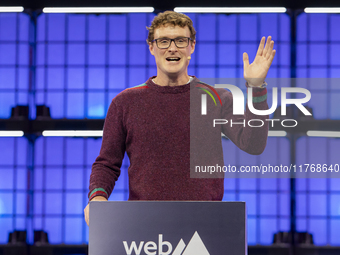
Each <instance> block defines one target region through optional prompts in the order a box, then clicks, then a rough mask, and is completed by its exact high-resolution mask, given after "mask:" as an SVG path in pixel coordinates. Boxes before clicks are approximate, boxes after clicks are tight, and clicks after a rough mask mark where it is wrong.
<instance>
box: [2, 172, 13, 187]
mask: <svg viewBox="0 0 340 255" xmlns="http://www.w3.org/2000/svg"><path fill="white" fill-rule="evenodd" d="M13 174H14V169H13V168H11V167H1V168H0V187H1V189H13V188H14V187H13V183H14V180H13Z"/></svg>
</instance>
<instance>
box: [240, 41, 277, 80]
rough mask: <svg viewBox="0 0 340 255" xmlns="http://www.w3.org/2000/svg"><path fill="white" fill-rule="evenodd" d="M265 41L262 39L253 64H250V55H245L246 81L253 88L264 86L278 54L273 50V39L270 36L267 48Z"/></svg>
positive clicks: (244, 71)
mask: <svg viewBox="0 0 340 255" xmlns="http://www.w3.org/2000/svg"><path fill="white" fill-rule="evenodd" d="M265 40H266V38H265V37H262V39H261V42H260V45H259V48H258V50H257V53H256V56H255V59H254V62H253V63H251V64H249V56H248V54H247V53H246V52H244V53H243V75H244V79H245V80H246V81H247V82H248V84H249V85H250V86H253V87H259V86H261V85H262V84H263V82H264V79H265V78H266V76H267V73H268V70H269V67H270V66H271V64H272V62H273V59H274V56H275V53H276V50H273V48H274V41H272V37H271V36H268V38H267V42H266V46H264V43H265Z"/></svg>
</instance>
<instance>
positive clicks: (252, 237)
mask: <svg viewBox="0 0 340 255" xmlns="http://www.w3.org/2000/svg"><path fill="white" fill-rule="evenodd" d="M256 229H257V220H256V218H253V217H248V219H247V241H248V245H255V244H257V233H256Z"/></svg>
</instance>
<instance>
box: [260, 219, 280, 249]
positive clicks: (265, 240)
mask: <svg viewBox="0 0 340 255" xmlns="http://www.w3.org/2000/svg"><path fill="white" fill-rule="evenodd" d="M260 229H261V235H260V243H261V244H267V245H269V244H272V242H273V236H274V234H275V233H277V232H278V231H279V229H278V228H277V221H276V219H267V218H263V219H260Z"/></svg>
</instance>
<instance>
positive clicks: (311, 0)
mask: <svg viewBox="0 0 340 255" xmlns="http://www.w3.org/2000/svg"><path fill="white" fill-rule="evenodd" d="M1 5H2V6H24V7H25V8H28V9H33V10H35V9H42V8H43V7H82V6H85V7H107V6H116V7H119V6H152V7H154V8H155V9H156V10H160V11H164V10H171V9H173V8H174V7H197V6H201V7H214V6H217V7H235V6H237V7H240V6H241V7H242V6H243V7H265V6H270V7H278V6H280V7H281V6H282V7H286V8H290V9H302V8H305V7H333V6H335V5H336V4H334V1H331V0H323V1H322V2H320V1H319V0H276V1H269V0H257V1H252V0H239V1H228V0H227V1H223V2H221V1H220V0H210V1H203V0H196V1H189V0H172V1H158V0H143V1H139V0H128V1H118V0H97V1H93V0H82V1H76V0H35V1H31V0H2V1H1Z"/></svg>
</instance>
